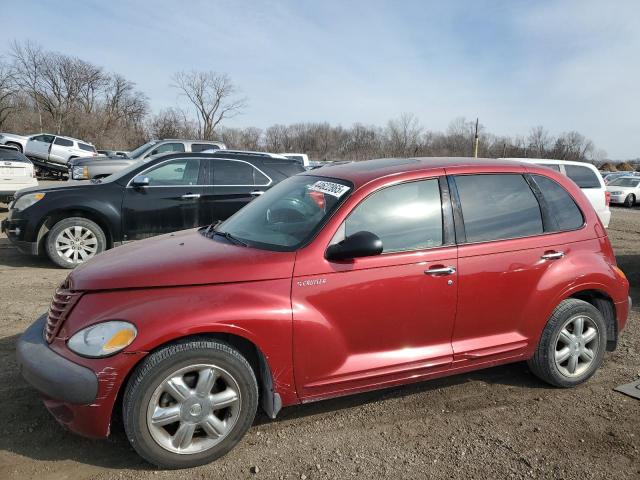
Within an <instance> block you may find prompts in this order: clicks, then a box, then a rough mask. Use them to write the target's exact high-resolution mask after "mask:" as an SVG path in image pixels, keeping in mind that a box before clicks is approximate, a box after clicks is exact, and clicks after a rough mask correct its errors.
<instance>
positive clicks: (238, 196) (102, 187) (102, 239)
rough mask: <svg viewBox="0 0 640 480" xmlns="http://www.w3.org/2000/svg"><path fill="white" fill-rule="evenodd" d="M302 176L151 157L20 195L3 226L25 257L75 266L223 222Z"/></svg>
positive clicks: (234, 158)
mask: <svg viewBox="0 0 640 480" xmlns="http://www.w3.org/2000/svg"><path fill="white" fill-rule="evenodd" d="M302 171H304V168H303V167H302V166H301V165H300V164H299V163H298V162H296V161H295V160H289V159H287V158H270V157H264V156H260V155H243V154H242V153H236V154H226V153H225V152H224V151H221V152H218V153H215V154H202V153H188V154H185V153H182V154H169V155H162V156H157V157H150V158H149V159H148V160H147V161H140V162H137V163H135V164H134V165H131V166H130V167H129V168H127V169H124V170H121V171H120V172H118V173H116V174H114V175H112V176H110V177H108V178H105V179H102V180H92V181H91V182H77V181H69V182H64V183H60V184H58V185H53V186H49V187H46V188H30V189H26V190H21V191H20V192H19V193H18V194H16V198H15V201H14V202H13V203H12V204H11V205H10V206H9V214H8V216H7V218H6V219H5V220H3V221H2V224H1V228H2V230H3V231H4V232H7V236H8V237H9V240H10V241H11V242H12V243H13V244H14V245H16V246H17V247H18V249H20V250H21V251H22V252H24V253H27V254H32V255H38V254H39V253H41V252H46V253H47V255H48V256H49V258H50V259H51V260H52V261H53V262H54V263H56V264H57V265H58V266H61V267H64V268H74V267H75V266H77V265H78V264H80V263H83V262H85V261H87V260H88V259H90V258H92V257H93V256H95V255H97V254H99V253H100V252H102V251H103V250H106V249H109V248H112V247H115V246H118V245H121V244H122V243H126V242H130V241H132V240H139V239H142V238H147V237H151V236H153V235H159V234H162V233H168V232H173V231H176V230H183V229H186V228H193V227H197V226H200V225H206V224H209V223H211V222H213V221H216V220H224V219H226V218H228V217H230V216H231V215H232V214H233V213H235V212H236V211H237V210H239V209H240V208H241V207H243V206H244V205H246V204H247V203H248V202H250V201H251V200H252V199H254V198H255V197H257V196H259V195H262V194H263V193H264V192H265V191H267V190H268V189H269V188H271V187H272V186H274V185H275V184H277V183H278V182H280V181H282V180H284V179H285V178H287V177H289V176H291V175H295V174H296V173H300V172H302Z"/></svg>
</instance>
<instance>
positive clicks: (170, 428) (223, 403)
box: [147, 364, 242, 454]
mask: <svg viewBox="0 0 640 480" xmlns="http://www.w3.org/2000/svg"><path fill="white" fill-rule="evenodd" d="M241 405H242V399H241V396H240V387H239V386H238V382H237V381H236V380H235V379H234V378H233V377H232V376H231V374H229V373H228V372H227V371H226V370H224V369H222V368H220V367H217V366H215V365H208V364H198V365H192V366H189V367H185V368H181V369H180V370H177V371H176V372H174V373H172V374H171V375H169V376H167V377H166V378H165V379H164V380H163V381H162V382H161V383H160V384H159V385H158V387H157V388H156V389H155V391H154V392H153V394H152V395H151V399H150V401H149V405H148V407H147V427H148V428H149V432H150V433H151V436H152V437H153V439H154V440H155V442H156V443H157V444H158V445H159V446H161V447H162V448H164V449H165V450H168V451H170V452H173V453H179V454H194V453H200V452H203V451H205V450H208V449H210V448H212V447H213V446H215V445H217V444H218V443H220V442H221V441H222V440H224V438H225V437H227V435H228V434H229V433H230V432H231V430H233V427H234V426H235V424H236V422H237V421H238V417H239V413H240V409H241Z"/></svg>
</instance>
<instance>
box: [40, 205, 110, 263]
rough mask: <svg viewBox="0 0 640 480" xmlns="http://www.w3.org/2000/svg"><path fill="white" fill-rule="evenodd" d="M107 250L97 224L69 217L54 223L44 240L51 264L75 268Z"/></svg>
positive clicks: (104, 238)
mask: <svg viewBox="0 0 640 480" xmlns="http://www.w3.org/2000/svg"><path fill="white" fill-rule="evenodd" d="M106 248H107V239H106V237H105V234H104V232H103V231H102V229H101V228H100V227H99V226H98V224H97V223H95V222H92V221H91V220H89V219H88V218H83V217H69V218H65V219H64V220H60V221H59V222H58V223H56V224H55V225H54V226H53V228H52V229H51V230H49V233H48V234H47V239H46V250H47V254H48V255H49V258H50V259H51V261H52V262H53V263H55V264H56V265H58V266H59V267H62V268H75V267H77V266H78V265H80V264H81V263H84V262H86V261H87V260H89V259H91V258H93V257H94V256H96V255H97V254H99V253H101V252H103V251H104V250H105V249H106Z"/></svg>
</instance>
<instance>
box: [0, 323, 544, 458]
mask: <svg viewBox="0 0 640 480" xmlns="http://www.w3.org/2000/svg"><path fill="white" fill-rule="evenodd" d="M17 338H18V335H13V336H10V337H5V338H1V339H0V362H1V363H2V365H4V369H2V371H0V382H1V384H2V385H8V387H6V388H4V389H3V390H4V391H6V394H5V395H6V397H9V398H12V399H13V400H12V401H10V402H8V403H6V404H5V405H4V407H3V415H4V416H5V418H6V419H7V420H8V421H6V422H5V426H4V431H3V434H2V435H0V451H8V452H12V453H16V454H18V455H21V456H24V457H27V458H31V459H34V460H39V461H63V460H72V461H75V462H80V463H83V464H88V465H94V466H99V467H103V468H109V469H112V470H114V471H117V470H120V469H133V470H154V467H153V466H152V465H149V464H148V463H146V462H145V461H144V460H142V459H141V458H140V457H139V456H138V455H137V453H136V452H135V451H134V450H133V448H132V447H131V446H130V445H129V443H128V441H127V439H126V436H125V433H124V429H123V427H122V423H121V421H119V420H118V419H116V420H115V421H114V422H113V425H112V433H111V436H110V437H109V439H107V440H91V439H87V438H83V437H80V436H78V435H75V434H73V433H70V432H68V431H66V430H64V429H63V428H62V427H61V426H60V425H58V424H57V422H56V421H55V420H54V419H53V417H52V416H51V415H50V414H49V412H47V410H46V409H45V407H44V406H43V404H42V402H41V401H40V398H39V397H38V394H37V393H36V391H35V390H34V389H33V388H31V387H30V386H29V385H28V384H27V383H26V382H25V381H24V380H23V379H22V378H21V376H20V374H19V373H18V371H17V366H16V361H15V343H16V340H17ZM467 382H483V383H486V384H489V385H492V384H500V385H507V386H509V387H520V388H526V389H550V388H551V387H549V386H548V385H546V384H544V383H542V382H541V381H539V380H538V379H536V378H535V377H534V376H533V375H531V374H530V373H529V371H528V369H527V367H526V365H525V364H524V363H522V362H521V363H515V364H510V365H506V366H501V367H494V368H490V369H487V370H481V371H477V372H473V373H468V374H461V375H456V376H452V377H446V378H441V379H437V380H431V381H427V382H421V383H415V384H412V385H407V386H402V387H395V388H387V389H384V390H376V391H373V392H367V393H361V394H357V395H350V396H345V397H340V398H335V399H331V400H325V401H320V402H314V403H309V404H305V405H296V406H291V407H287V408H284V409H283V410H282V411H281V412H280V414H279V415H278V418H277V419H276V420H271V419H269V418H268V417H267V416H266V414H264V413H263V412H262V410H259V411H258V415H257V416H256V419H255V421H254V424H253V426H254V427H256V426H261V425H266V424H273V425H274V426H275V428H277V425H278V423H279V422H289V421H294V420H300V421H304V419H305V418H306V417H312V416H316V415H323V414H330V413H331V412H335V411H340V410H345V409H350V408H358V407H362V406H366V405H367V404H370V403H375V402H379V401H384V400H390V399H391V400H392V399H396V398H403V397H408V396H412V395H420V394H425V393H427V392H430V391H433V390H438V389H442V388H450V387H455V386H457V385H462V384H464V383H467Z"/></svg>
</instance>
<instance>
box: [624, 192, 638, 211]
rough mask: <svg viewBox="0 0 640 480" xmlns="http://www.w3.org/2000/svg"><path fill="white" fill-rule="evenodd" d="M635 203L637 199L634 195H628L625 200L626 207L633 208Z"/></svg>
mask: <svg viewBox="0 0 640 480" xmlns="http://www.w3.org/2000/svg"><path fill="white" fill-rule="evenodd" d="M634 203H636V197H635V195H634V194H633V193H630V194H629V195H627V198H625V199H624V205H625V207H628V208H631V207H633V204H634Z"/></svg>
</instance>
